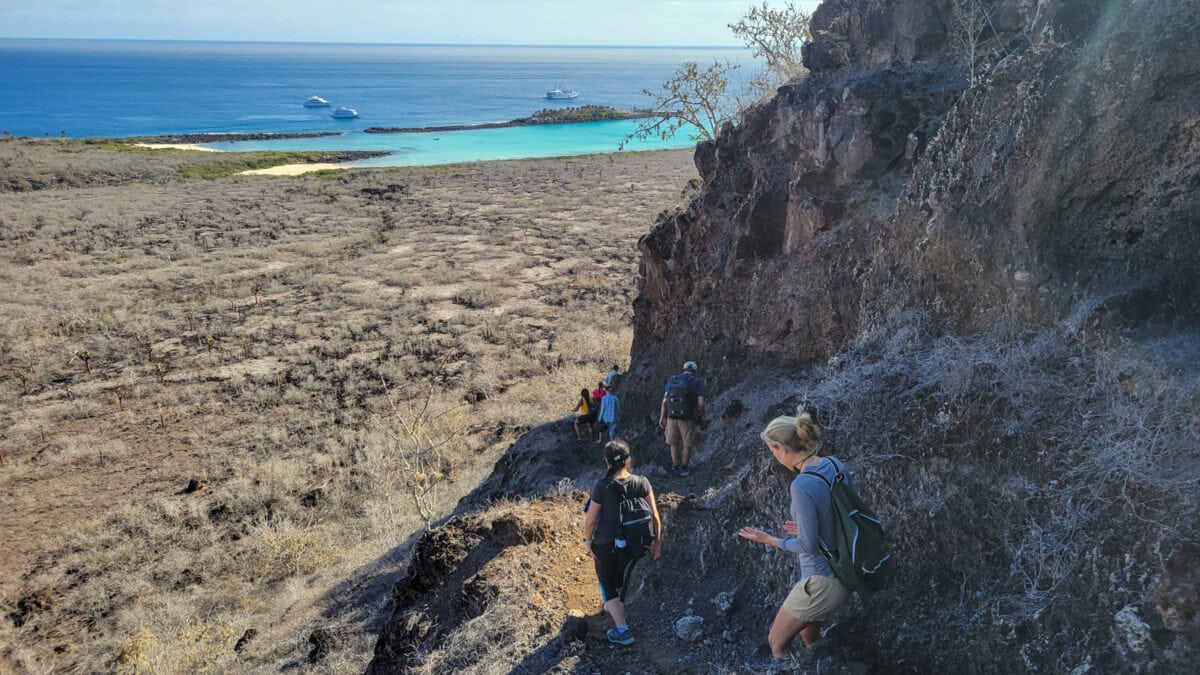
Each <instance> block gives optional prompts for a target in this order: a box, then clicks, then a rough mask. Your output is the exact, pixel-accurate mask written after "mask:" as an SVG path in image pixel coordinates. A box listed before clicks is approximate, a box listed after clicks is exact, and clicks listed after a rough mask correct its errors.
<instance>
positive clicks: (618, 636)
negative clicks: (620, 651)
mask: <svg viewBox="0 0 1200 675" xmlns="http://www.w3.org/2000/svg"><path fill="white" fill-rule="evenodd" d="M607 636H608V641H609V642H611V643H613V644H614V645H621V646H622V647H628V646H629V645H631V644H633V631H632V630H626V631H625V632H624V633H622V632H621V631H619V630H617V629H616V628H609V629H608V633H607Z"/></svg>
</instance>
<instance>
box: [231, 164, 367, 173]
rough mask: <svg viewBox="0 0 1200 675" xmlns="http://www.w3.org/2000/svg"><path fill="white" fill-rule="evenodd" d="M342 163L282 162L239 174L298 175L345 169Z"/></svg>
mask: <svg viewBox="0 0 1200 675" xmlns="http://www.w3.org/2000/svg"><path fill="white" fill-rule="evenodd" d="M345 168H346V166H345V165H344V164H329V163H316V164H283V165H281V166H273V167H271V168H269V169H251V170H249V171H242V172H241V173H239V174H238V175H239V176H300V175H302V174H306V173H312V172H313V171H328V170H330V169H345Z"/></svg>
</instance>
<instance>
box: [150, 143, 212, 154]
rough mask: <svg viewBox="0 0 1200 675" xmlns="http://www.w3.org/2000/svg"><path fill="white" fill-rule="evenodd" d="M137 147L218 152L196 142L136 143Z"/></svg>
mask: <svg viewBox="0 0 1200 675" xmlns="http://www.w3.org/2000/svg"><path fill="white" fill-rule="evenodd" d="M137 146H138V147H139V148H150V149H151V150H199V151H200V152H220V150H214V149H212V148H206V147H204V146H202V145H198V144H196V143H138V144H137Z"/></svg>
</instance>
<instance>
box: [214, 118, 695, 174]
mask: <svg viewBox="0 0 1200 675" xmlns="http://www.w3.org/2000/svg"><path fill="white" fill-rule="evenodd" d="M636 126H637V120H620V121H614V122H584V123H578V124H545V125H538V126H526V127H507V128H500V129H476V130H463V131H440V132H423V133H401V134H367V133H362V132H348V133H345V134H341V135H338V136H323V137H320V138H287V139H279V140H261V141H232V142H224V143H205V144H204V145H203V146H202V147H205V148H211V149H214V150H222V151H250V150H330V151H332V150H386V151H388V152H390V153H392V154H390V155H386V156H383V157H373V158H371V159H364V160H359V161H357V162H351V163H349V164H347V165H346V166H350V167H365V166H429V165H435V164H455V163H459V162H474V161H485V160H493V159H521V158H527V157H556V156H560V155H584V154H592V153H601V152H615V151H616V150H617V149H618V148H619V147H620V143H621V140H622V139H624V138H625V137H626V136H628V135H629V134H630V133H631V132H632V131H633V130H634V129H635V127H636ZM694 144H695V141H694V140H692V139H691V137H690V135H689V134H688V133H686V132H680V133H679V134H677V135H676V136H675V137H674V138H672V139H670V140H668V141H662V140H661V139H658V138H652V139H646V140H640V141H630V142H629V143H627V144H626V145H625V149H626V150H656V149H663V148H684V147H689V146H691V145H694Z"/></svg>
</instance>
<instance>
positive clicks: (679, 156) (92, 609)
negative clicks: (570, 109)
mask: <svg viewBox="0 0 1200 675" xmlns="http://www.w3.org/2000/svg"><path fill="white" fill-rule="evenodd" d="M120 150H121V148H114V147H110V146H107V145H89V144H86V143H81V142H56V141H54V142H52V141H25V140H5V141H0V192H4V191H7V193H6V194H4V199H3V200H2V201H0V239H2V242H3V243H2V244H0V281H2V288H3V290H2V291H0V312H2V313H3V316H4V321H3V324H2V326H0V372H2V378H0V453H2V454H3V456H4V459H3V464H2V465H0V493H2V494H3V495H4V508H3V509H0V530H3V532H4V533H5V537H4V539H5V546H4V547H3V551H2V552H0V569H3V570H4V575H3V576H2V577H0V597H2V598H3V605H2V609H3V613H4V614H5V615H6V618H4V619H3V620H2V621H0V670H15V671H17V672H46V671H61V672H99V671H112V670H121V671H126V672H189V673H190V672H228V671H230V670H238V671H243V672H245V671H256V670H262V671H267V670H271V671H275V670H278V669H279V668H280V667H281V666H287V665H294V666H299V667H300V668H301V670H305V669H310V670H313V671H316V672H324V671H338V672H341V671H343V670H347V669H361V668H362V667H363V666H364V665H365V662H366V660H367V659H368V658H369V656H370V649H371V645H372V644H373V640H374V637H373V634H372V631H374V630H376V629H377V624H378V621H379V620H381V619H383V618H385V617H386V612H384V611H382V608H383V607H384V606H385V605H386V603H387V602H388V599H389V591H390V587H391V584H392V582H393V581H394V579H395V575H396V573H397V571H398V570H399V569H400V568H401V567H402V564H403V560H404V554H405V553H406V551H407V546H408V545H409V544H410V542H411V537H412V535H413V534H414V533H415V532H417V531H419V530H420V528H421V527H422V525H424V524H425V523H426V522H428V521H429V520H431V519H436V518H438V517H440V516H442V515H444V514H445V513H447V512H448V511H449V509H450V508H452V507H453V505H454V502H455V500H456V499H457V498H458V497H460V496H462V495H463V494H465V493H466V492H467V491H469V490H470V489H471V488H473V487H474V486H475V485H476V484H477V483H478V481H479V480H480V478H481V477H482V476H483V475H485V474H486V473H487V472H488V471H490V468H491V464H492V463H493V462H494V460H495V459H496V457H497V456H498V453H499V452H500V451H501V450H502V449H503V448H504V447H505V446H506V444H507V443H508V442H509V441H511V440H512V439H513V438H515V437H516V436H517V435H518V434H520V433H521V432H522V431H523V430H524V429H527V428H529V427H530V426H532V425H535V424H539V423H542V422H545V421H547V420H551V419H555V418H558V417H561V416H563V415H565V414H566V413H567V411H568V410H570V408H571V406H572V405H573V403H574V401H573V394H574V392H576V391H578V390H579V389H580V388H581V387H582V386H585V385H586V384H588V383H589V382H590V381H592V380H593V379H595V378H596V377H598V376H599V375H600V374H602V373H603V372H604V370H605V369H606V368H607V366H608V365H609V364H611V363H613V362H617V363H621V364H622V365H625V363H626V361H627V354H628V347H629V342H630V339H631V329H630V327H629V323H630V322H629V306H630V299H631V295H632V292H633V280H634V276H635V268H636V261H635V248H634V242H635V241H636V238H637V237H638V236H639V235H640V234H641V233H642V232H644V231H645V229H646V227H647V224H648V223H649V222H650V221H651V219H652V217H653V216H654V214H655V213H656V212H658V211H659V210H661V209H663V208H666V207H670V206H673V205H674V204H675V203H676V202H677V200H678V198H679V186H681V185H683V184H684V183H685V182H687V180H688V179H689V178H691V177H692V176H693V175H694V169H693V168H692V166H691V160H690V155H689V153H687V152H666V153H648V154H626V155H618V156H597V157H586V158H569V159H550V160H527V161H519V162H505V163H491V164H480V165H470V166H454V167H439V168H429V169H407V170H375V171H354V172H344V173H339V174H332V175H320V176H315V177H309V178H300V179H293V178H279V179H273V178H257V177H254V178H252V177H232V178H223V179H219V180H201V179H199V178H192V179H188V178H186V177H185V176H189V175H192V176H204V175H207V174H206V172H204V171H189V170H186V167H187V166H189V165H192V164H197V163H199V164H206V163H213V162H217V161H218V160H217V159H214V158H212V157H207V156H204V155H202V154H201V153H189V152H175V151H166V152H153V153H151V152H128V151H120ZM316 628H320V629H321V630H320V631H317V632H316V633H315V634H314V629H316ZM310 636H312V637H313V639H312V640H311V642H310ZM310 649H312V650H313V651H314V652H315V655H316V656H320V657H321V658H320V659H319V660H318V662H317V664H316V665H310V664H309V659H308V656H309V653H310Z"/></svg>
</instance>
